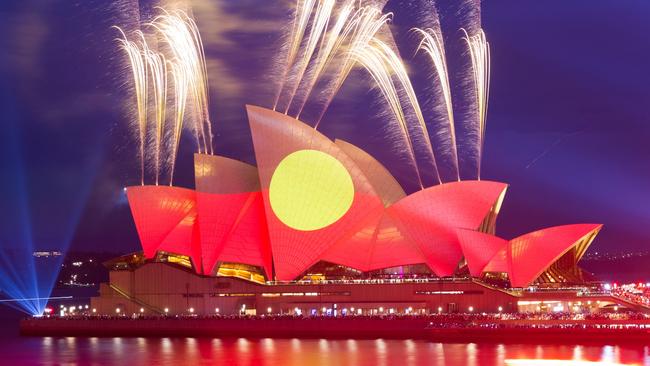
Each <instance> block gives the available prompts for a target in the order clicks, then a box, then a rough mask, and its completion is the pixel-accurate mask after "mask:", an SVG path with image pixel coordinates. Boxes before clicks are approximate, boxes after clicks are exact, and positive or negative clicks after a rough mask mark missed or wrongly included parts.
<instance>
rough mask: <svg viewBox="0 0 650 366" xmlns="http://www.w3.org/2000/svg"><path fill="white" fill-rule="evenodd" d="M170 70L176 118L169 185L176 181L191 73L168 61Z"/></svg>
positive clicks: (183, 66)
mask: <svg viewBox="0 0 650 366" xmlns="http://www.w3.org/2000/svg"><path fill="white" fill-rule="evenodd" d="M168 65H169V70H170V73H171V75H172V80H173V82H174V108H175V111H174V120H173V124H172V126H173V128H172V132H171V134H172V138H171V148H170V150H171V158H170V168H169V171H170V173H169V185H170V186H171V185H172V182H173V181H174V168H175V166H176V156H177V155H178V146H179V145H180V142H181V132H182V131H183V118H184V114H185V105H186V102H187V96H188V94H189V84H190V79H191V75H188V70H187V68H186V67H185V66H186V65H184V64H182V63H179V62H176V61H168Z"/></svg>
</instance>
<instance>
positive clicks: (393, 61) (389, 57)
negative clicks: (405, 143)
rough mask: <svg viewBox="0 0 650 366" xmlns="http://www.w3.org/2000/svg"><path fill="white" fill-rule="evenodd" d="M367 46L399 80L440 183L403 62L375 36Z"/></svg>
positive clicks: (427, 135)
mask: <svg viewBox="0 0 650 366" xmlns="http://www.w3.org/2000/svg"><path fill="white" fill-rule="evenodd" d="M369 47H375V48H377V49H378V50H379V54H380V55H381V56H382V58H383V60H384V65H385V67H386V68H388V70H389V71H388V74H389V75H395V77H396V78H397V80H398V81H399V85H400V87H401V90H403V91H404V93H405V94H406V97H407V99H408V102H409V103H408V104H409V105H410V107H411V108H412V109H413V112H414V113H415V118H416V120H417V122H418V125H419V127H420V131H421V133H422V136H423V137H424V143H425V145H426V148H427V152H428V154H429V158H430V159H431V163H432V165H433V167H434V169H435V171H436V178H437V179H438V183H442V180H441V179H440V173H439V172H438V164H437V162H436V156H435V154H434V152H433V146H432V145H431V139H430V137H429V131H428V129H427V125H426V123H425V121H424V116H423V115H422V109H421V108H420V103H419V102H418V98H417V96H416V95H415V90H413V85H412V84H411V80H410V79H409V77H408V74H407V73H406V68H405V67H404V63H403V62H402V59H401V58H400V57H399V56H398V55H397V53H396V52H395V51H394V50H393V49H392V48H391V47H390V46H388V45H387V44H386V43H384V42H382V41H380V40H379V39H376V38H375V39H373V40H372V42H371V43H370V44H369Z"/></svg>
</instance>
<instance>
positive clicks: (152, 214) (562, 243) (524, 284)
mask: <svg viewBox="0 0 650 366" xmlns="http://www.w3.org/2000/svg"><path fill="white" fill-rule="evenodd" d="M247 111H248V118H249V124H250V129H251V132H252V138H253V145H254V149H255V156H256V161H257V166H256V167H255V166H252V165H249V164H246V163H243V162H240V161H237V160H233V159H230V158H226V157H222V156H215V155H204V154H196V155H195V156H194V172H195V189H187V188H180V187H172V186H145V185H143V186H133V187H129V188H127V196H128V201H129V205H130V208H131V212H132V214H133V219H134V221H135V226H136V228H137V231H138V235H139V238H140V242H141V245H142V253H136V254H131V255H126V256H123V257H120V258H116V259H114V260H112V261H110V262H108V263H106V265H107V266H108V267H109V269H110V280H109V282H108V283H105V284H102V285H101V288H100V295H99V296H98V297H95V298H93V299H92V307H93V309H94V311H95V312H97V313H100V314H115V312H116V311H117V312H122V313H124V314H131V313H139V312H146V313H156V314H170V315H173V314H190V313H193V314H215V313H219V314H242V313H246V314H257V315H260V314H269V313H272V314H277V313H286V314H318V315H322V314H332V315H334V314H336V315H347V314H382V313H386V314H388V313H416V314H422V313H437V312H473V311H475V312H497V311H504V312H506V311H509V312H514V311H528V310H530V306H531V304H532V305H533V306H535V307H536V310H538V311H545V310H549V311H551V309H550V308H551V307H553V308H555V309H557V308H558V306H560V307H562V306H568V304H571V303H572V302H576V301H578V300H580V288H582V287H584V286H588V285H586V284H588V283H589V281H590V276H589V274H588V273H586V272H584V271H583V270H582V269H581V268H580V267H579V266H578V261H579V260H580V259H581V257H582V256H583V255H584V253H585V251H586V250H587V248H588V247H589V245H590V244H591V243H592V241H593V240H594V237H595V236H596V235H597V233H598V231H599V230H600V228H601V225H599V224H575V225H565V226H558V227H551V228H546V229H542V230H538V231H535V232H532V233H528V234H525V235H522V236H519V237H517V238H514V239H512V240H506V239H502V238H500V237H498V236H495V225H496V221H497V217H498V214H499V211H500V208H501V205H502V202H503V200H504V197H505V194H506V190H507V185H506V184H504V183H499V182H491V181H457V182H452V183H444V184H440V185H436V186H432V187H429V188H426V189H423V190H420V191H418V192H415V193H413V194H410V195H406V194H405V192H404V190H403V189H402V187H401V186H400V184H399V183H398V182H397V180H396V179H395V178H394V177H393V176H392V175H391V174H390V173H389V171H388V170H387V169H386V168H385V167H383V166H382V165H381V164H380V163H379V162H378V161H377V160H376V159H375V158H373V157H372V156H371V155H369V154H368V153H366V152H365V151H363V150H362V149H360V148H358V147H356V146H355V145H352V144H351V143H348V142H345V141H342V140H335V141H332V140H330V139H329V138H327V137H326V136H324V135H322V134H321V133H319V132H318V131H316V130H315V129H313V128H312V127H310V126H308V125H306V124H303V123H302V122H300V121H298V120H296V119H294V118H291V117H289V116H287V115H284V114H281V113H277V112H274V111H271V110H268V109H264V108H260V107H254V106H248V107H247ZM593 300H595V298H594V299H593ZM586 303H587V302H586V301H585V304H586ZM593 303H594V304H596V301H594V302H593ZM598 303H600V301H599V302H598ZM603 303H604V302H603ZM589 304H591V301H589ZM594 306H595V305H594ZM547 307H548V309H547Z"/></svg>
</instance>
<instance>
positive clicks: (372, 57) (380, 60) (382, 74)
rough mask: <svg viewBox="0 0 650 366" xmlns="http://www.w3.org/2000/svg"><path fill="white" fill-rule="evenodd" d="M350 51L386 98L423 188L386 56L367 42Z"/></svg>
mask: <svg viewBox="0 0 650 366" xmlns="http://www.w3.org/2000/svg"><path fill="white" fill-rule="evenodd" d="M351 52H352V56H353V58H354V60H355V62H358V63H359V64H361V65H362V66H363V67H364V68H365V69H366V70H367V71H368V73H369V74H370V76H371V77H372V78H373V80H374V81H375V84H376V85H377V87H378V88H379V90H380V91H381V93H382V95H383V96H384V98H385V99H386V102H387V103H388V106H389V108H390V109H391V111H392V112H393V114H394V115H395V119H396V120H397V123H398V125H399V127H400V129H401V132H402V136H403V138H404V141H406V144H407V146H408V154H409V157H410V158H411V161H412V164H413V167H414V169H415V172H416V174H417V177H418V183H419V184H420V188H424V185H423V184H422V177H421V174H420V170H419V168H418V164H417V161H416V159H415V149H414V147H413V140H412V138H411V135H410V133H409V128H408V123H407V121H406V116H405V115H404V109H403V108H402V103H401V102H400V98H399V94H398V92H397V89H396V88H395V84H394V83H393V79H392V75H391V71H392V70H391V68H390V67H389V66H387V65H386V56H385V55H384V54H383V50H382V49H381V48H380V47H375V46H373V45H370V44H369V45H368V46H367V47H363V48H359V49H353V50H352V51H351Z"/></svg>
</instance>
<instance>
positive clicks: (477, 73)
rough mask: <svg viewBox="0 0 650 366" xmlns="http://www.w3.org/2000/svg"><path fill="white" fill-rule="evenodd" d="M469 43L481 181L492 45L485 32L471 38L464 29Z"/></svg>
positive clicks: (479, 32)
mask: <svg viewBox="0 0 650 366" xmlns="http://www.w3.org/2000/svg"><path fill="white" fill-rule="evenodd" d="M462 31H463V33H464V34H465V36H464V37H463V39H464V40H465V42H466V43H467V47H468V49H469V55H470V58H471V61H472V76H473V81H474V93H475V96H476V114H477V118H478V123H477V127H476V129H477V134H478V144H477V145H478V146H477V151H478V154H477V170H478V172H477V174H478V179H479V180H480V179H481V159H482V157H483V142H484V141H485V123H486V119H487V109H488V100H489V97H490V44H489V43H488V42H487V39H486V38H485V33H484V32H483V30H482V29H481V30H479V31H478V32H477V33H476V34H475V35H473V36H470V35H469V34H467V31H465V29H462Z"/></svg>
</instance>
